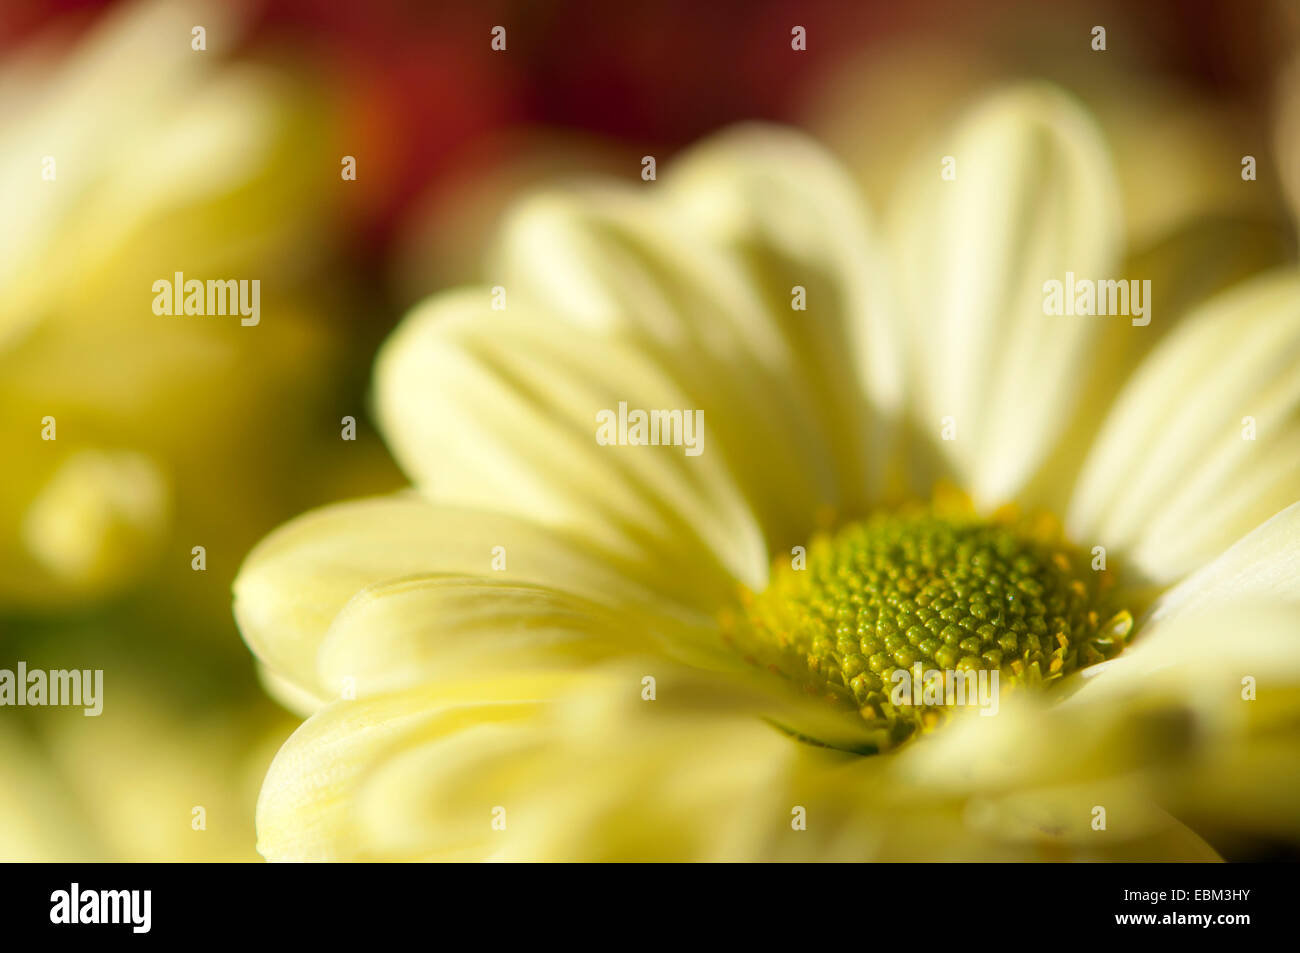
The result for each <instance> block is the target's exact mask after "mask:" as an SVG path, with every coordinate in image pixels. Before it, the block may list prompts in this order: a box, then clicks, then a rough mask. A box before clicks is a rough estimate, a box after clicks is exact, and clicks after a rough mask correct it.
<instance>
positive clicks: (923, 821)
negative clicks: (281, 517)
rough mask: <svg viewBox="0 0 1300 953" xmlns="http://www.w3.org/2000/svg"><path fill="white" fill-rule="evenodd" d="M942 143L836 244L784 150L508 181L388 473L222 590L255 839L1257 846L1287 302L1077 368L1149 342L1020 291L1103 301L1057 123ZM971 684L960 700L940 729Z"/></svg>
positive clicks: (1292, 312)
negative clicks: (638, 173) (296, 710)
mask: <svg viewBox="0 0 1300 953" xmlns="http://www.w3.org/2000/svg"><path fill="white" fill-rule="evenodd" d="M948 141H949V142H950V143H951V144H950V146H949V148H948V149H947V150H946V151H947V152H948V153H950V154H951V155H952V156H953V157H955V159H956V176H955V178H951V177H944V176H942V175H941V164H940V161H939V156H938V155H936V157H935V162H934V164H933V166H930V167H926V168H918V169H916V170H914V172H915V174H914V180H913V181H912V182H911V184H910V185H909V186H908V187H907V188H905V189H903V190H901V191H900V192H899V194H898V196H897V205H896V207H895V208H894V209H892V210H891V213H890V215H889V217H888V221H890V222H893V223H897V224H896V225H894V226H891V227H890V228H889V229H888V230H887V232H885V233H880V232H878V231H877V230H876V229H875V228H874V227H873V225H872V223H871V221H870V220H869V218H868V216H867V214H866V212H865V211H864V209H863V207H862V203H861V200H860V198H859V196H858V195H857V194H856V192H855V190H854V189H853V187H852V186H851V185H850V184H849V180H848V178H847V176H846V175H845V173H843V172H842V171H841V170H840V169H839V168H838V167H837V166H836V164H835V163H834V162H833V161H832V160H830V159H829V158H828V157H827V156H826V155H825V154H824V153H823V152H822V151H820V150H819V148H818V147H816V146H815V145H813V144H812V143H810V142H808V141H806V140H804V139H803V138H801V137H800V136H798V135H796V134H794V133H790V132H786V131H782V130H779V129H774V128H765V127H746V128H741V129H737V130H734V131H731V132H728V133H725V134H723V135H721V136H720V137H718V138H716V139H714V140H712V141H709V142H707V143H705V144H703V145H701V146H699V147H698V148H696V149H695V150H694V151H693V152H692V153H691V154H689V155H688V156H686V157H684V158H682V159H680V160H679V161H677V162H676V163H675V164H674V165H673V166H672V168H671V169H670V170H668V171H667V172H666V173H665V175H664V178H663V179H662V181H660V182H656V183H637V184H636V185H635V186H632V185H617V186H616V185H609V186H601V187H593V188H592V189H590V190H588V191H585V192H580V193H546V194H541V195H538V196H536V197H534V198H531V199H529V200H528V201H526V202H524V203H523V204H522V205H520V206H518V207H517V208H516V209H515V210H514V211H513V212H512V213H511V215H510V216H509V218H508V219H507V221H506V222H505V223H504V226H503V231H502V236H501V240H500V243H499V253H498V255H497V257H496V259H495V261H493V262H492V266H491V268H490V269H489V271H488V275H489V277H490V280H489V284H490V285H492V286H494V287H492V288H488V287H484V288H471V289H465V290H459V291H454V292H449V293H446V294H443V295H440V296H438V297H435V298H434V299H432V300H431V301H429V302H427V303H426V304H424V305H423V306H422V307H420V308H419V309H417V311H416V312H415V313H414V314H412V315H411V316H410V317H408V318H407V320H406V322H405V323H404V325H403V326H402V327H401V328H400V329H399V330H398V331H397V332H396V333H395V335H394V336H393V337H392V339H391V340H390V341H389V342H388V344H387V345H386V347H385V348H384V350H383V352H382V353H381V355H380V357H379V360H378V365H377V379H376V406H377V411H378V415H379V419H380V420H381V422H382V425H383V427H384V430H385V433H386V436H387V438H388V441H389V444H390V447H391V448H392V450H393V452H394V454H395V455H396V457H397V459H398V461H399V462H400V463H401V464H402V465H403V466H404V468H405V469H406V471H407V473H409V474H410V476H411V478H412V481H413V483H414V484H415V488H414V491H413V492H408V493H405V494H402V495H399V496H395V497H390V498H379V499H369V500H363V501H358V502H353V503H348V504H343V505H338V506H333V507H330V508H327V509H324V510H321V511H318V512H315V513H312V514H308V515H306V516H304V517H302V518H300V519H298V520H296V521H294V522H293V523H291V524H289V525H288V526H286V527H283V528H282V529H281V530H279V531H278V532H276V533H275V534H273V535H272V536H271V537H270V538H268V539H267V540H266V541H264V542H263V543H262V544H261V546H260V547H259V548H257V549H256V550H255V551H254V552H253V553H252V554H251V555H250V556H249V557H248V559H247V561H246V563H245V566H244V568H243V570H242V571H241V574H240V576H239V578H238V580H237V582H236V586H235V600H236V601H235V610H236V615H237V617H238V620H239V623H240V626H241V628H242V631H243V633H244V635H245V638H246V639H247V641H248V642H249V644H250V645H251V646H252V648H253V649H254V651H255V652H256V653H257V655H258V656H259V658H260V659H261V661H262V662H263V663H264V664H265V666H267V667H268V669H269V671H270V673H271V675H270V678H271V679H272V682H273V684H275V685H277V686H278V687H279V689H280V690H281V691H282V693H283V695H284V696H285V697H288V698H292V699H293V700H294V701H295V702H296V703H298V704H300V705H301V706H302V707H303V708H304V710H307V709H310V710H313V711H314V713H313V714H311V716H310V718H308V720H307V721H306V723H305V724H304V725H303V726H302V727H301V728H300V729H299V731H298V732H297V733H296V734H294V736H293V737H292V738H290V739H289V741H288V742H287V743H286V744H285V746H284V748H283V749H282V750H281V751H280V753H279V755H278V756H277V758H276V760H275V762H274V763H273V765H272V767H271V770H270V772H269V775H268V777H267V779H266V782H265V784H264V786H263V790H262V796H261V800H260V804H259V809H258V834H259V850H260V851H261V852H262V853H263V854H264V855H265V856H267V857H268V858H272V859H277V860H280V859H471V858H473V859H481V858H493V859H625V858H640V859H710V860H719V859H728V860H734V859H825V860H830V859H835V860H844V859H855V860H864V859H906V860H956V859H984V860H990V859H1088V858H1097V859H1205V858H1213V857H1215V856H1216V853H1215V850H1214V849H1213V848H1212V847H1211V846H1210V843H1207V840H1206V838H1209V839H1210V841H1211V842H1213V843H1214V844H1215V845H1216V846H1219V847H1233V846H1234V845H1236V844H1237V843H1238V842H1237V841H1236V840H1234V838H1239V837H1241V838H1245V837H1250V836H1255V835H1265V836H1268V837H1272V838H1277V837H1282V838H1297V837H1300V823H1298V822H1297V818H1296V816H1295V814H1294V811H1293V809H1292V808H1291V806H1289V803H1288V797H1289V795H1288V794H1287V793H1286V792H1288V791H1291V790H1294V783H1295V780H1296V775H1297V773H1298V772H1300V756H1298V755H1300V751H1298V748H1297V745H1298V744H1300V736H1298V735H1297V733H1296V724H1297V723H1296V714H1297V707H1296V704H1297V703H1296V701H1295V699H1296V698H1297V697H1300V695H1297V693H1296V692H1295V688H1296V685H1297V682H1298V681H1300V643H1297V642H1296V631H1297V629H1296V623H1297V622H1300V607H1297V606H1296V605H1295V603H1294V599H1295V596H1296V594H1297V592H1296V582H1295V580H1296V578H1297V568H1298V566H1300V506H1289V505H1290V504H1292V503H1293V502H1294V501H1295V500H1296V499H1297V497H1298V496H1300V492H1298V491H1300V373H1297V371H1298V368H1300V275H1297V274H1295V273H1292V272H1286V273H1280V274H1274V275H1269V276H1265V277H1262V278H1259V279H1258V280H1256V281H1254V282H1252V283H1250V284H1248V285H1246V286H1243V287H1241V288H1239V289H1236V290H1234V291H1232V292H1231V293H1230V294H1226V295H1224V296H1222V297H1221V298H1219V299H1218V300H1215V301H1213V302H1212V303H1210V304H1208V305H1206V306H1205V307H1204V308H1203V309H1202V310H1200V311H1199V313H1196V314H1194V315H1192V316H1190V317H1188V318H1187V319H1186V320H1185V321H1182V322H1180V324H1179V326H1178V327H1177V328H1175V329H1173V330H1171V331H1170V332H1169V333H1168V334H1167V335H1165V336H1163V337H1162V338H1161V339H1160V340H1159V341H1158V343H1156V344H1155V345H1154V346H1153V347H1151V348H1150V350H1151V353H1150V354H1148V355H1147V356H1146V357H1145V360H1144V361H1143V362H1142V364H1141V367H1140V369H1139V370H1138V371H1137V372H1136V374H1135V375H1133V376H1132V378H1131V379H1129V380H1127V381H1117V380H1114V368H1115V367H1117V366H1120V362H1118V361H1116V360H1114V357H1113V355H1114V348H1113V347H1111V346H1108V347H1107V348H1106V349H1105V350H1102V349H1100V348H1099V346H1098V342H1099V341H1100V340H1101V338H1102V336H1103V334H1108V335H1110V336H1111V337H1114V338H1116V339H1117V340H1118V342H1119V344H1118V345H1117V346H1118V347H1120V348H1122V349H1125V350H1127V349H1133V350H1138V351H1141V350H1144V349H1146V348H1147V347H1148V342H1150V341H1151V340H1153V335H1152V333H1151V329H1150V327H1149V326H1142V325H1141V324H1140V323H1132V322H1131V321H1130V319H1129V317H1126V316H1109V317H1101V316H1083V315H1078V316H1076V315H1047V314H1045V313H1044V302H1043V295H1044V283H1045V282H1046V281H1049V280H1054V279H1055V280H1059V279H1062V278H1063V277H1064V276H1065V275H1066V273H1067V272H1073V273H1074V274H1075V275H1078V276H1079V277H1080V278H1083V277H1088V278H1092V279H1110V278H1113V279H1116V280H1118V279H1120V278H1141V277H1142V276H1140V275H1132V276H1131V275H1118V274H1115V271H1114V269H1115V268H1116V267H1117V266H1116V262H1117V261H1118V260H1119V258H1118V255H1119V252H1120V249H1119V245H1120V243H1121V241H1120V239H1121V234H1122V230H1121V220H1120V215H1121V210H1120V209H1119V207H1118V203H1117V200H1116V195H1117V190H1116V187H1115V183H1114V179H1113V176H1112V172H1111V169H1110V167H1109V165H1108V158H1107V151H1106V149H1105V148H1104V144H1103V142H1102V140H1101V137H1100V135H1099V133H1098V131H1097V130H1096V129H1095V127H1094V126H1093V124H1092V123H1091V122H1090V121H1089V119H1088V117H1087V116H1086V115H1085V114H1083V113H1082V112H1081V111H1080V110H1079V109H1078V108H1077V107H1076V106H1075V105H1074V104H1073V103H1072V101H1071V100H1069V99H1068V98H1067V97H1065V96H1064V95H1063V94H1061V93H1059V92H1057V91H1055V90H1052V89H1048V88H1039V87H1031V88H1021V89H1015V90H1011V91H1008V92H1006V93H1003V94H1000V95H998V96H996V97H994V98H992V99H991V100H989V101H987V102H985V103H984V104H982V105H981V106H980V107H979V108H978V109H977V110H976V111H975V113H974V114H973V115H971V116H970V117H968V118H967V119H966V120H965V121H964V123H963V124H962V125H961V126H960V127H959V128H958V129H957V130H956V131H955V132H954V133H953V135H952V136H951V137H950V138H949V140H948ZM503 294H504V295H506V296H508V297H507V298H504V299H503V297H502V296H503ZM1160 296H1161V290H1160V288H1158V287H1157V288H1155V289H1154V303H1152V302H1151V299H1148V303H1152V311H1151V315H1152V321H1153V322H1159V321H1160V320H1161V312H1160V300H1161V298H1160ZM503 300H504V302H505V305H506V306H505V307H504V309H501V308H499V305H500V304H501V303H502V301H503ZM800 303H803V304H806V310H801V309H800V308H799V306H798V305H799V304H800ZM494 305H497V306H498V307H496V308H494ZM1121 323H1122V328H1123V331H1122V333H1118V334H1117V333H1116V330H1117V328H1118V327H1120V326H1121ZM1099 387H1100V388H1103V389H1105V388H1113V389H1119V395H1118V397H1117V398H1116V399H1115V401H1114V402H1113V404H1112V405H1111V407H1110V409H1109V410H1108V411H1107V413H1106V415H1105V418H1104V419H1103V420H1100V421H1097V420H1095V419H1094V418H1096V416H1097V412H1096V410H1095V409H1094V408H1093V407H1092V406H1091V405H1090V404H1089V403H1088V402H1087V400H1086V398H1085V397H1083V396H1082V395H1087V394H1090V393H1094V392H1096V389H1097V388H1099ZM628 408H632V409H637V408H641V409H653V410H680V411H682V412H683V413H682V415H681V417H680V418H679V420H680V422H681V423H680V424H676V423H674V428H675V429H674V432H673V433H674V435H675V436H676V437H681V438H683V439H682V440H680V441H678V442H679V443H680V444H681V445H672V443H673V442H672V441H669V440H667V439H665V440H663V441H662V443H663V444H668V445H657V446H654V445H637V444H638V443H639V442H640V443H646V442H648V441H644V440H643V441H638V440H637V439H635V438H632V439H629V440H616V441H614V442H613V444H614V445H609V444H610V443H611V441H610V440H608V439H604V440H602V439H601V437H600V432H599V430H598V429H597V428H598V427H600V426H606V425H610V420H611V415H612V414H617V417H618V419H619V423H618V428H616V429H617V430H618V433H617V436H618V437H619V438H622V437H624V436H625V435H626V434H625V433H624V432H623V431H624V430H626V431H627V433H628V434H630V433H631V432H632V430H631V428H632V427H634V426H635V423H634V421H633V420H632V418H631V413H632V412H631V411H629V410H628ZM696 411H700V412H702V419H703V422H704V423H703V429H702V430H700V429H698V427H697V428H696V429H695V430H694V431H693V436H691V437H688V436H687V434H688V432H687V431H686V429H685V428H688V427H689V425H690V422H691V421H694V420H696V419H698V418H697V417H695V416H694V413H695V412H696ZM1245 418H1249V420H1246V419H1245ZM657 423H659V424H660V425H664V426H666V424H665V423H664V418H663V417H660V418H659V419H658V420H657ZM611 426H612V425H611ZM1092 431H1096V432H1097V436H1096V439H1095V440H1093V441H1092V442H1091V444H1090V445H1089V446H1087V447H1085V448H1081V449H1080V448H1076V446H1075V444H1076V442H1077V439H1078V435H1079V434H1081V433H1089V432H1092ZM610 436H611V432H606V433H605V434H604V437H605V438H609V437H610ZM642 436H644V435H643V434H642ZM661 436H662V434H661ZM628 443H630V444H631V445H624V444H628ZM1079 458H1082V459H1079ZM936 486H938V487H940V489H939V490H938V491H937V492H936V491H935V489H934V488H935V487H936ZM944 487H948V489H944ZM952 487H955V488H956V489H952ZM1288 507H1289V508H1288ZM917 665H919V666H920V672H919V674H920V675H921V679H920V682H919V683H917V684H915V685H914V686H913V688H914V689H915V693H914V694H908V693H904V694H903V695H899V694H896V691H897V689H898V687H899V686H902V685H906V684H907V682H906V676H908V675H910V674H911V673H912V672H914V671H916V669H915V666H917ZM931 673H935V675H934V676H932V674H931ZM995 674H996V675H997V676H998V677H1000V679H1001V685H1000V688H999V686H998V683H997V681H996V680H995V679H994V678H993V676H994V675H995ZM900 676H901V677H900ZM981 678H982V679H984V680H985V682H991V683H992V684H993V688H994V690H995V693H993V694H990V695H989V697H988V698H987V699H985V700H986V701H987V702H988V704H985V705H984V706H983V707H981V708H979V711H978V712H977V711H975V710H970V709H969V708H968V707H962V706H960V705H956V704H952V703H951V702H952V699H951V698H950V697H949V695H948V694H947V692H948V689H949V688H951V687H952V686H954V685H957V684H961V685H970V684H975V683H977V682H979V680H980V679H981ZM981 684H982V683H981ZM927 693H934V694H927ZM917 695H919V696H920V697H919V699H918V697H917ZM994 708H996V716H995V717H983V715H984V714H990V713H992V710H993V709H994Z"/></svg>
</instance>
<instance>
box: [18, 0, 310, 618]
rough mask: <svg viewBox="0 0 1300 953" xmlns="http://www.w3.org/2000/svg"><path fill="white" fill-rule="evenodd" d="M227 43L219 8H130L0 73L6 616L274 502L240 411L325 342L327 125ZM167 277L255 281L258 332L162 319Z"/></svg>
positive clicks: (229, 25)
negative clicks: (202, 35) (314, 313)
mask: <svg viewBox="0 0 1300 953" xmlns="http://www.w3.org/2000/svg"><path fill="white" fill-rule="evenodd" d="M195 24H202V25H204V26H205V29H206V31H207V32H206V36H207V48H206V49H204V50H195V49H193V48H192V46H191V30H192V28H193V27H194V25H195ZM237 37H238V28H237V24H236V23H235V21H234V19H233V18H232V17H231V16H230V15H229V11H228V10H227V9H226V8H224V7H223V6H222V5H211V4H203V3H191V2H181V3H172V2H147V3H142V4H132V5H128V6H126V7H123V8H121V9H119V10H115V11H112V12H111V13H109V14H108V15H106V17H105V20H104V22H103V23H102V24H101V25H99V26H98V27H97V28H96V29H95V31H94V32H93V33H92V34H91V35H89V36H88V37H87V38H86V39H85V40H83V41H79V42H78V43H77V45H76V46H74V47H73V48H72V49H71V50H69V51H66V52H65V51H64V50H63V49H62V48H59V47H55V46H51V45H49V44H35V45H32V46H30V47H28V48H23V49H20V50H18V51H16V53H15V54H14V55H13V56H12V57H11V58H10V59H9V60H8V61H7V62H6V64H5V67H4V70H3V71H2V72H0V130H2V131H0V183H2V184H0V188H2V189H3V194H2V195H0V202H2V203H3V207H4V209H5V220H4V225H3V228H0V405H3V407H4V412H3V414H2V415H0V441H3V443H4V445H5V446H6V447H8V448H11V451H12V452H13V454H14V459H16V460H17V461H18V465H17V466H16V467H10V468H8V470H7V474H6V479H5V481H4V484H3V486H2V487H0V606H5V607H10V608H13V607H19V608H23V609H40V608H43V607H44V608H48V607H51V606H56V605H67V604H68V603H69V602H71V601H76V600H80V599H83V598H94V597H97V596H101V595H103V594H105V593H111V592H113V591H115V590H117V589H120V588H121V586H122V585H124V584H125V583H128V582H131V581H134V580H138V579H139V578H140V575H141V573H142V572H143V571H144V570H145V569H146V568H148V567H150V566H151V565H153V563H152V562H151V561H152V560H153V559H154V558H155V557H157V555H158V552H159V550H160V548H161V547H162V545H163V543H164V541H167V540H169V535H168V534H169V533H170V532H172V530H173V529H174V527H175V526H177V525H178V524H179V525H185V526H187V527H189V528H191V529H198V528H199V527H202V532H201V536H202V538H201V539H196V540H195V542H201V543H204V544H206V545H207V546H209V547H210V548H213V547H217V548H219V547H220V543H221V542H223V541H225V540H234V541H235V543H234V544H233V546H232V548H234V546H242V545H246V542H245V540H246V539H249V538H252V536H253V535H254V534H255V532H256V529H255V528H254V527H257V526H258V524H259V517H260V516H261V515H262V514H263V513H265V512H266V509H265V507H264V506H261V505H260V504H259V499H266V498H267V497H268V496H269V494H268V493H266V492H265V490H264V488H263V484H264V478H262V477H258V478H257V479H256V480H255V479H254V478H253V475H252V474H251V473H249V469H250V468H248V467H247V466H245V465H244V464H245V462H246V458H247V456H248V454H249V452H250V449H251V448H249V447H248V445H247V443H248V439H249V437H248V434H249V431H250V422H255V421H256V420H257V418H258V416H259V415H266V414H268V413H269V411H268V410H267V406H268V403H269V402H270V401H272V400H274V398H275V396H276V394H277V393H278V392H279V389H280V388H283V387H285V386H286V379H289V380H292V379H294V378H297V379H298V380H299V381H300V382H302V381H305V380H306V375H305V374H303V373H301V372H302V371H303V370H305V369H306V368H307V367H309V366H312V365H313V364H314V363H315V366H317V367H319V363H317V362H319V361H320V360H322V359H323V358H324V357H325V354H326V349H327V346H328V338H327V336H326V335H325V333H324V331H323V329H322V328H321V327H320V324H319V322H315V325H314V326H313V322H311V321H309V320H307V316H308V313H309V311H310V310H311V307H312V306H311V304H310V297H311V295H312V294H314V292H311V291H309V290H305V288H304V285H303V284H302V281H301V278H302V276H303V274H304V269H305V267H306V266H307V265H308V264H309V263H310V262H312V261H314V260H317V259H319V258H320V253H321V250H322V249H321V241H320V238H319V237H318V236H319V235H321V234H322V232H323V230H322V229H321V228H320V225H321V222H322V220H323V219H324V216H325V215H326V214H327V211H326V210H327V209H328V203H327V202H326V201H324V197H323V194H322V191H323V190H322V185H323V184H325V183H326V182H327V179H326V175H327V174H328V173H327V172H325V171H321V172H312V169H313V168H314V167H315V166H316V165H320V163H314V160H313V157H312V152H313V150H317V149H322V148H323V147H324V146H325V145H326V144H327V143H328V138H329V128H330V127H329V123H328V120H327V114H326V112H325V109H324V106H323V104H321V103H318V102H315V101H314V98H313V97H308V96H306V95H305V94H304V93H303V92H302V91H301V90H300V89H299V88H298V87H297V86H296V84H295V83H294V82H293V81H291V80H290V79H289V78H287V77H286V76H284V75H280V74H277V73H275V72H272V71H271V70H269V69H268V68H266V67H263V66H260V65H257V64H254V63H247V62H246V63H241V64H235V63H232V62H230V61H229V60H228V58H227V57H225V56H224V55H223V52H224V51H225V50H228V49H229V48H231V47H232V46H233V45H234V43H235V41H236V39H237ZM176 272H182V273H185V274H187V275H192V276H195V277H199V278H207V279H223V280H224V279H230V278H240V279H258V280H260V281H261V282H262V285H263V286H264V300H263V301H262V303H261V310H262V312H263V314H265V315H266V318H265V320H263V321H262V322H261V323H260V324H259V325H258V326H257V327H242V326H241V325H240V321H239V318H221V317H210V316H192V315H191V316H180V317H159V316H157V315H155V314H154V312H153V310H152V308H151V304H152V302H153V299H154V292H153V290H152V286H153V284H154V282H155V281H157V280H159V279H167V280H170V279H171V278H172V276H173V274H174V273H176ZM310 393H311V389H310V388H305V387H304V388H303V389H302V394H301V397H300V399H299V400H298V401H296V402H295V403H294V404H293V405H291V406H290V407H282V408H280V410H279V412H285V411H289V412H292V408H294V407H298V406H306V405H307V404H308V403H309V400H310V398H309V395H310ZM281 444H282V445H281V446H280V447H278V448H277V449H278V451H279V452H281V453H284V454H285V455H286V457H289V458H291V455H292V453H293V449H292V448H293V444H292V441H291V440H288V439H286V440H284V441H281ZM259 456H260V452H259ZM264 462H265V461H264ZM217 514H219V516H218V515H217ZM232 514H233V515H234V517H235V518H233V519H232ZM189 549H190V546H189V545H186V546H184V547H183V548H181V549H178V550H177V551H176V552H174V553H173V557H174V559H175V560H176V562H177V564H183V562H188V555H187V553H188V551H189Z"/></svg>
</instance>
